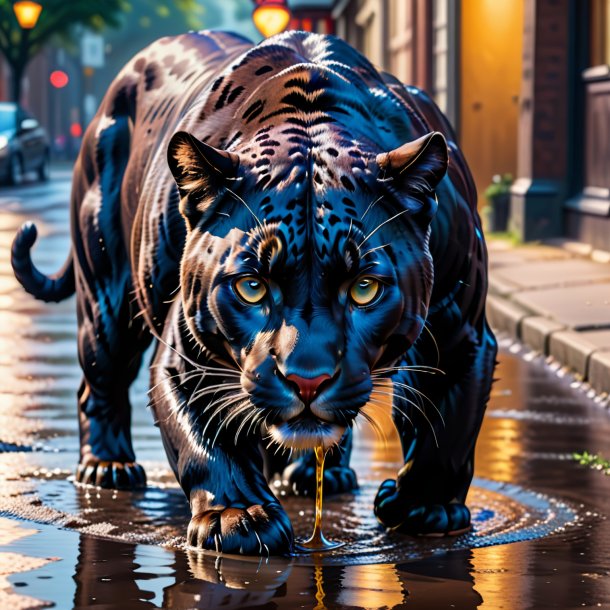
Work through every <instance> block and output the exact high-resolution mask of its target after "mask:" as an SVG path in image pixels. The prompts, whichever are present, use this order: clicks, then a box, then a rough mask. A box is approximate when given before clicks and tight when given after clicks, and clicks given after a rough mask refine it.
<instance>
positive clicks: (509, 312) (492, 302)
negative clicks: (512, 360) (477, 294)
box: [486, 295, 531, 339]
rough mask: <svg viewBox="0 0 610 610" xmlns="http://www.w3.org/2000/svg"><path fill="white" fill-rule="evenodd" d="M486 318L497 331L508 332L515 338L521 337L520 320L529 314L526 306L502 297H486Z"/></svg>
mask: <svg viewBox="0 0 610 610" xmlns="http://www.w3.org/2000/svg"><path fill="white" fill-rule="evenodd" d="M486 312H487V320H488V322H489V324H490V325H491V327H492V328H493V329H494V330H496V331H498V332H505V333H508V334H509V335H510V336H511V337H514V338H515V339H520V338H521V322H522V320H523V319H524V318H526V317H527V316H529V315H531V312H529V311H528V310H527V309H526V308H524V307H521V306H520V305H517V304H516V303H513V302H512V301H508V300H507V299H504V298H502V297H496V296H493V295H489V296H488V297H487V309H486Z"/></svg>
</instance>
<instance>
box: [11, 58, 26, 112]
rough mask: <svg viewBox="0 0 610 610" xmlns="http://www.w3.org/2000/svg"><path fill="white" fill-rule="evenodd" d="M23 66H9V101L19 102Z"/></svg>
mask: <svg viewBox="0 0 610 610" xmlns="http://www.w3.org/2000/svg"><path fill="white" fill-rule="evenodd" d="M24 72H25V70H24V66H20V65H17V66H16V65H12V66H11V101H13V102H16V103H17V104H19V103H21V84H22V82H23V73H24Z"/></svg>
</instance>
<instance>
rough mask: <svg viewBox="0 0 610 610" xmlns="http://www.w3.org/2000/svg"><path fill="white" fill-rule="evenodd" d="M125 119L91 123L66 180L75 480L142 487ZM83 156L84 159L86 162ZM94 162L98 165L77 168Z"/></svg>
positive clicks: (140, 343) (142, 340) (140, 330)
mask: <svg viewBox="0 0 610 610" xmlns="http://www.w3.org/2000/svg"><path fill="white" fill-rule="evenodd" d="M129 137H130V136H129V124H128V119H127V117H126V116H122V115H120V114H116V115H115V116H114V117H113V118H112V120H107V119H105V120H100V119H98V120H97V122H96V121H94V122H93V123H92V125H91V127H90V129H89V130H88V131H87V135H86V138H85V142H84V143H83V151H84V152H81V157H82V158H81V159H80V163H79V164H77V171H76V173H75V182H74V185H73V194H72V197H73V206H74V210H73V214H72V219H73V225H75V226H73V239H74V252H75V255H76V256H75V259H76V260H75V276H76V292H77V316H78V357H79V362H80V366H81V368H82V371H83V381H82V384H81V386H80V390H79V392H78V406H79V423H80V461H79V466H78V470H77V475H76V479H77V481H79V482H81V483H90V484H95V485H100V486H102V487H110V488H119V489H131V488H138V487H143V486H144V485H145V482H146V477H145V474H144V470H143V469H142V468H141V466H139V465H138V464H136V463H135V455H134V451H133V447H132V443H131V430H130V425H131V407H130V404H129V394H128V393H129V386H130V385H131V383H132V381H133V380H134V379H135V377H136V375H137V373H138V369H139V367H140V362H141V358H142V352H143V351H144V350H145V349H146V347H147V345H148V344H149V343H150V334H149V332H148V331H147V330H146V327H145V323H144V321H143V319H142V318H141V317H139V316H138V307H137V306H135V302H134V301H135V299H134V294H133V286H132V276H131V269H130V264H129V256H128V244H126V237H125V235H124V233H125V232H124V226H123V217H122V207H123V206H122V201H121V199H122V198H121V183H122V178H123V175H124V172H125V167H126V166H127V162H128V159H129V150H130V140H129ZM87 159H88V160H87ZM93 159H94V160H95V163H96V167H97V170H98V174H97V176H95V174H93V180H92V181H91V183H87V180H88V179H90V178H91V176H92V174H90V173H85V172H84V170H83V171H81V172H79V167H81V168H82V167H87V165H88V164H91V163H93V162H94V161H93Z"/></svg>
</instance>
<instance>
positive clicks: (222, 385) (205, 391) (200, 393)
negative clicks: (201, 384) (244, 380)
mask: <svg viewBox="0 0 610 610" xmlns="http://www.w3.org/2000/svg"><path fill="white" fill-rule="evenodd" d="M241 387H242V386H241V383H216V384H214V385H209V386H206V387H205V388H201V390H198V391H195V392H193V393H192V394H191V396H190V398H189V401H188V404H189V405H190V404H191V403H192V402H194V401H195V400H198V399H199V398H201V397H202V396H206V395H207V394H210V393H212V392H214V391H218V390H220V389H224V390H239V389H240V388H241Z"/></svg>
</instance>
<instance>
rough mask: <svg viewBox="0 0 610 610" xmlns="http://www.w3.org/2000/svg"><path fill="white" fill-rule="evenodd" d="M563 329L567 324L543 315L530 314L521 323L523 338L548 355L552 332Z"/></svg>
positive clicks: (529, 344)
mask: <svg viewBox="0 0 610 610" xmlns="http://www.w3.org/2000/svg"><path fill="white" fill-rule="evenodd" d="M563 329H565V326H564V325H563V324H560V323H559V322H555V321H554V320H549V319H548V318H543V317H542V316H530V317H529V318H525V319H524V320H523V322H522V323H521V339H522V341H523V343H525V344H526V345H528V346H529V347H531V348H532V349H535V350H536V351H537V352H540V353H541V354H544V355H545V356H548V355H549V337H550V336H551V334H552V333H554V332H556V331H558V330H563Z"/></svg>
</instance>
